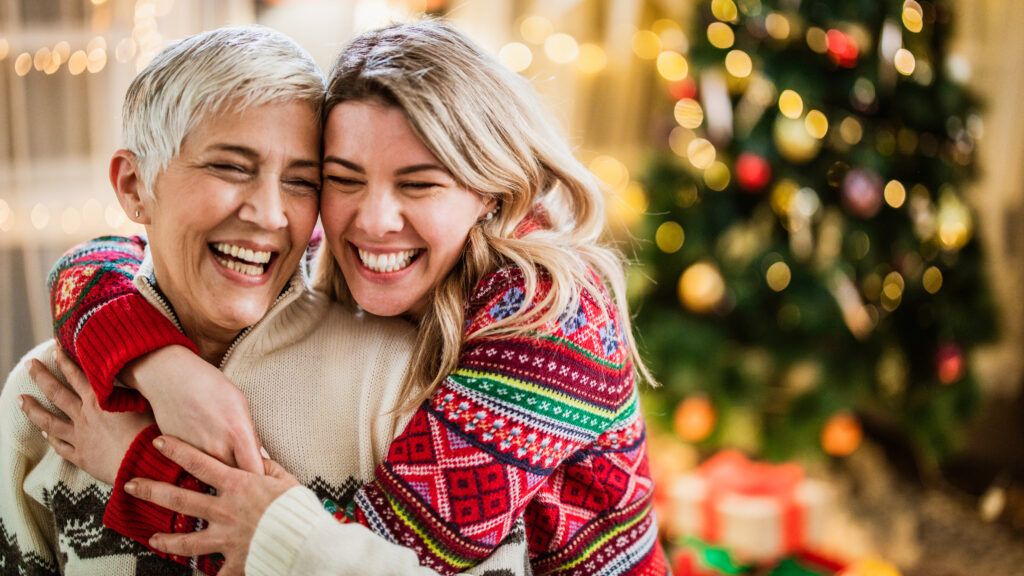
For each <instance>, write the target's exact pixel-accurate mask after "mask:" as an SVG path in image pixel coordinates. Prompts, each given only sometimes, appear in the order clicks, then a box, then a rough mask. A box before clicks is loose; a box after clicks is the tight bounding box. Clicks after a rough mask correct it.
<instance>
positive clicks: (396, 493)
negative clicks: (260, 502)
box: [53, 263, 667, 574]
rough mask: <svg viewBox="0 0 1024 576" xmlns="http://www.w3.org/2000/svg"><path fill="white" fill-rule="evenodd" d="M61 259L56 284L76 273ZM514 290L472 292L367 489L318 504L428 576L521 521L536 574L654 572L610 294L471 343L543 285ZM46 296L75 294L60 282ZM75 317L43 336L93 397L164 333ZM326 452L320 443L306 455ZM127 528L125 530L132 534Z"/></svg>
mask: <svg viewBox="0 0 1024 576" xmlns="http://www.w3.org/2000/svg"><path fill="white" fill-rule="evenodd" d="M63 264H64V265H63V266H62V267H58V269H57V271H55V274H57V275H58V276H59V275H63V274H68V273H70V272H71V271H73V270H74V268H75V266H76V264H74V263H63ZM126 264H127V266H126V267H125V268H124V269H125V271H126V272H127V271H128V270H129V269H130V263H126ZM525 284H526V283H525V280H524V278H523V277H522V274H521V273H519V272H518V271H516V270H515V269H502V270H499V271H497V272H495V273H493V274H490V275H488V276H487V277H485V278H484V279H483V280H482V281H481V282H480V283H479V285H478V286H477V287H476V288H475V289H474V291H473V293H472V294H471V295H470V298H469V301H468V304H467V310H466V319H467V321H466V326H465V329H464V333H465V334H466V335H467V340H466V341H465V343H464V344H463V348H462V350H461V351H460V360H459V364H458V367H457V369H456V370H455V371H454V372H453V373H452V374H450V375H449V376H448V377H447V378H446V379H445V380H444V381H443V382H442V384H441V385H440V386H439V388H438V389H437V391H436V392H435V393H434V394H433V395H432V396H431V398H430V399H428V400H427V401H426V402H424V404H423V405H422V406H421V407H420V408H419V410H418V411H416V412H415V414H413V415H412V418H411V420H410V421H409V422H408V423H407V424H406V425H405V427H404V429H403V430H402V432H401V433H400V434H399V435H398V437H397V438H395V439H394V441H393V442H392V443H391V445H390V448H389V449H388V452H387V457H386V459H385V461H384V462H383V463H381V464H380V466H378V467H377V469H376V471H375V474H374V478H373V480H372V481H370V482H368V483H366V484H364V485H363V486H362V487H361V488H360V489H359V490H358V491H356V492H355V494H354V497H352V498H351V499H349V500H347V501H346V500H344V499H342V500H331V501H328V502H327V503H326V505H327V506H328V508H329V509H331V510H336V512H335V515H336V516H337V517H338V519H339V520H340V521H342V522H357V523H359V524H362V525H364V526H367V527H369V528H370V529H371V530H372V531H373V532H375V533H377V534H379V535H381V536H382V537H383V538H384V539H386V540H387V541H389V542H393V543H397V544H401V545H403V546H405V547H407V548H410V549H412V550H413V551H414V552H415V553H416V554H417V555H418V556H419V558H420V561H421V563H422V564H423V565H425V566H428V567H430V568H432V569H434V570H437V571H438V572H441V573H454V572H459V571H461V570H464V569H466V568H468V567H471V566H474V565H476V564H478V563H479V562H481V561H482V560H483V559H485V558H487V557H488V556H489V555H491V554H492V553H493V552H494V551H495V550H496V549H497V548H498V547H499V546H500V545H501V544H502V543H503V542H504V541H506V539H507V538H508V537H509V535H510V534H512V533H514V531H515V528H516V526H517V521H519V520H520V519H525V524H526V543H527V546H528V548H529V555H530V560H531V563H532V566H533V569H534V570H535V571H536V572H537V573H541V574H664V573H666V572H667V567H666V563H665V559H664V554H663V552H662V550H661V547H660V544H659V543H658V540H657V526H656V524H655V522H654V517H653V513H652V509H651V497H652V492H653V486H652V483H651V479H650V474H649V470H648V466H647V453H646V441H645V429H644V423H643V420H642V417H641V414H640V410H639V404H638V399H637V390H636V385H635V381H634V376H633V366H632V364H631V362H630V356H629V350H628V349H627V347H626V346H625V345H624V338H623V334H622V332H621V328H620V326H619V323H618V321H617V318H616V312H615V307H614V305H613V304H612V302H611V298H610V296H609V295H608V294H607V293H604V292H602V293H601V294H598V295H596V296H594V295H590V294H587V293H584V294H583V296H582V297H581V298H580V299H579V302H578V304H577V305H576V306H575V308H574V309H572V310H567V311H565V312H564V313H563V314H561V315H560V317H559V319H558V321H557V322H552V323H550V325H548V326H543V327H541V328H540V329H537V330H536V331H534V332H532V333H528V334H519V335H515V336H512V337H501V338H496V337H482V338H473V337H471V335H472V334H474V333H476V332H477V331H479V330H480V329H481V328H484V327H486V326H488V325H489V324H491V323H493V322H496V321H498V320H500V319H503V318H506V317H508V316H509V315H511V314H513V313H514V312H515V311H517V310H519V309H520V308H522V307H524V306H533V305H534V304H535V303H536V302H537V301H539V300H540V299H541V297H542V296H543V294H544V293H545V290H546V288H547V286H546V285H545V283H544V281H543V280H542V282H541V286H540V287H539V289H538V291H537V294H536V295H535V299H534V301H533V302H528V301H527V298H526V285H525ZM53 290H54V293H55V295H57V294H62V295H64V296H66V297H67V298H70V299H71V300H73V301H76V302H77V301H78V300H80V294H78V293H77V291H76V289H75V288H72V289H70V290H65V291H64V292H63V293H61V287H60V286H57V285H55V286H54V287H53ZM109 292H110V293H115V292H117V293H120V294H121V295H120V296H111V297H108V298H106V300H107V301H116V300H117V299H118V298H125V297H126V296H131V295H132V294H131V293H132V290H131V289H124V290H110V291H109ZM81 308H82V309H81V310H80V311H79V312H78V313H75V314H71V315H70V316H68V315H65V316H64V317H63V318H64V322H63V324H61V323H60V322H59V320H60V319H61V318H62V317H61V316H60V315H56V314H55V318H57V319H58V326H57V328H58V335H59V338H60V340H61V343H62V345H63V346H64V347H65V348H69V349H74V350H76V351H77V352H78V359H79V361H80V363H81V364H82V365H83V367H86V366H89V368H86V372H87V374H89V376H90V380H91V381H92V383H93V386H94V387H95V388H96V389H97V392H98V393H99V394H104V393H107V392H109V390H110V382H109V379H110V378H112V376H113V375H114V374H116V373H117V371H119V370H120V368H121V367H122V366H123V365H124V364H126V363H127V362H129V361H131V360H133V359H135V358H136V357H138V356H139V355H142V354H144V353H146V352H148V351H150V350H152V349H156V348H159V347H160V346H162V345H165V344H167V343H173V342H175V339H176V338H180V332H178V331H177V330H176V329H175V327H174V326H173V324H171V323H170V322H168V321H166V319H165V320H164V321H162V322H161V321H159V319H155V320H157V321H154V322H151V323H148V324H147V325H146V330H147V334H146V335H145V336H144V337H142V339H144V341H139V339H138V337H137V336H136V335H135V334H133V333H127V332H122V331H111V330H97V329H92V327H91V324H94V323H97V324H99V323H103V324H108V325H118V324H120V323H124V322H130V315H131V314H134V313H137V310H135V309H134V307H126V306H109V305H105V302H104V300H103V299H102V298H101V299H99V301H94V302H93V303H92V304H91V305H89V306H82V307H81ZM55 312H56V311H55ZM69 323H72V324H71V327H68V324H69ZM173 333H177V335H175V334H173ZM126 339H127V340H131V341H130V342H126V341H125V340H126ZM87 341H88V342H87ZM97 348H103V349H105V350H106V351H105V352H104V355H105V356H106V358H104V359H102V360H100V359H96V358H91V357H90V356H91V354H92V352H91V351H93V350H96V349H97ZM82 352H86V353H85V354H82ZM396 361H397V359H396ZM402 361H404V360H402ZM94 378H95V379H94ZM99 379H104V380H99ZM98 380H99V381H98ZM108 398H109V395H108ZM333 450H334V447H333V446H331V445H326V446H324V450H323V454H322V455H321V457H324V456H323V455H326V454H331V453H332V452H333ZM130 456H131V455H130ZM135 457H137V456H135ZM126 460H127V459H126ZM126 465H128V464H127V462H126ZM177 480H179V483H184V484H187V482H186V481H183V480H181V479H177ZM285 496H288V497H289V498H292V499H294V496H295V495H294V494H292V495H289V494H286V495H285ZM116 497H117V493H116V491H115V498H116ZM289 498H285V497H282V499H281V500H282V502H280V503H278V502H275V504H274V506H272V508H271V510H270V511H268V514H267V515H265V520H267V521H266V522H261V525H260V528H259V529H258V530H257V535H256V538H255V539H254V543H255V542H256V541H259V540H260V539H261V538H263V539H264V540H265V539H266V538H265V535H262V536H261V534H260V530H264V528H266V529H267V530H274V529H275V528H274V522H272V521H271V520H268V519H267V518H266V516H274V514H272V512H274V513H277V512H281V511H282V510H287V509H289V505H288V504H287V503H286V502H287V501H288V499H289ZM306 502H307V503H308V500H307V501H306ZM279 504H280V505H279ZM339 505H340V506H339ZM301 509H302V506H301V505H299V504H295V506H294V510H291V511H289V512H288V514H286V515H287V516H289V517H294V516H298V517H302V516H303V515H308V514H310V513H311V512H310V511H309V510H308V509H307V510H306V511H305V512H302V511H301ZM142 524H143V525H144V524H145V522H144V520H143V522H142ZM264 524H266V526H264ZM143 525H140V524H138V523H136V524H134V525H133V526H132V527H131V529H132V530H134V529H144V530H148V527H145V526H143ZM174 528H175V529H178V530H187V529H190V528H189V526H188V525H186V524H182V525H180V526H177V525H176V526H174ZM277 528H280V526H279V525H278V526H277ZM296 554H301V552H299V551H297V552H296ZM251 560H252V558H250V565H251ZM289 562H294V560H289Z"/></svg>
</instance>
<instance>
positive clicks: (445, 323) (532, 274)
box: [316, 20, 654, 404]
mask: <svg viewBox="0 0 1024 576" xmlns="http://www.w3.org/2000/svg"><path fill="white" fill-rule="evenodd" d="M368 100H369V101H377V102H379V103H382V104H385V105H389V106H397V107H398V108H400V109H402V110H403V111H404V112H405V115H406V118H407V119H408V121H409V123H410V125H411V126H412V128H413V130H414V131H415V132H416V134H417V136H418V137H419V139H420V140H421V141H422V142H423V144H424V145H425V146H426V147H427V148H428V149H429V150H430V151H431V152H432V153H433V154H434V156H436V157H437V159H438V160H439V161H440V162H441V164H443V165H444V167H445V168H447V169H448V171H449V172H450V173H451V174H452V175H453V176H454V177H455V179H456V180H458V181H459V183H460V184H461V185H462V186H464V187H466V188H468V189H470V190H475V191H477V192H478V193H479V194H481V195H482V196H484V197H485V198H493V199H495V200H496V201H497V203H498V204H497V205H498V206H499V207H500V209H499V210H498V212H497V214H496V217H495V218H493V219H491V220H486V221H482V222H480V223H479V224H477V225H475V226H473V227H472V229H471V230H470V233H469V239H468V241H467V243H466V246H465V248H464V251H463V255H462V258H460V260H459V261H458V263H457V264H456V265H455V266H454V267H453V269H452V270H451V271H450V272H449V273H448V275H447V276H445V277H444V278H443V279H442V280H441V282H440V283H439V285H438V286H436V287H435V289H434V292H433V294H432V297H431V301H430V303H429V305H428V306H427V311H426V312H425V313H424V315H423V316H422V318H420V319H419V334H418V338H417V344H416V348H415V351H414V353H413V360H412V369H411V371H410V375H409V379H408V381H407V382H406V384H405V387H406V389H405V390H404V391H403V395H404V396H405V397H406V398H411V399H412V400H411V401H410V404H417V403H419V402H420V401H422V400H423V399H425V398H426V397H428V396H429V395H430V394H431V393H432V392H433V390H434V389H435V388H436V387H437V385H438V384H439V383H440V382H442V381H443V380H444V378H445V376H446V375H448V374H449V373H451V372H452V371H453V370H454V369H455V368H456V366H457V364H458V358H459V353H460V351H461V348H462V344H463V336H464V335H463V327H464V320H465V318H464V313H465V305H466V301H467V299H468V298H469V297H470V295H471V294H472V291H473V290H474V288H475V287H476V285H477V283H478V282H479V281H480V280H481V279H482V278H483V277H484V276H485V275H486V274H488V273H491V272H494V271H496V270H498V269H500V268H503V267H509V266H514V267H516V268H518V269H520V270H521V271H522V274H523V277H524V278H525V283H526V295H525V296H526V299H525V302H534V298H535V297H536V296H537V287H538V282H539V280H540V276H541V274H542V273H543V274H544V275H545V276H546V277H547V278H548V279H549V280H550V289H549V290H547V291H546V292H545V293H544V294H543V295H542V297H541V299H540V300H539V301H537V302H536V303H535V305H533V306H526V305H524V306H522V307H520V309H519V311H518V312H517V313H515V314H513V315H512V316H510V317H508V318H505V319H503V320H501V321H498V322H496V323H494V324H491V325H489V326H487V327H486V328H483V329H481V330H479V331H477V332H475V333H473V334H469V335H466V337H465V339H466V340H470V339H474V338H480V337H483V336H509V335H515V334H522V333H529V332H534V331H537V330H542V329H544V326H546V325H551V324H552V323H554V322H555V321H556V320H557V319H558V317H559V316H560V315H561V314H562V313H563V311H565V310H568V309H575V306H576V305H577V304H578V302H579V299H580V297H581V294H582V292H584V291H586V292H590V293H592V294H593V297H594V300H595V301H597V302H604V298H603V297H602V296H601V292H603V288H602V287H601V286H600V283H601V282H604V283H606V284H607V286H608V287H610V289H611V292H612V295H613V298H614V301H615V304H616V307H617V308H618V314H617V316H618V320H619V322H620V325H621V327H622V332H623V334H624V336H625V339H626V342H625V344H626V345H628V346H629V350H630V351H631V356H632V361H633V366H634V369H635V371H636V373H637V375H638V376H640V377H641V379H643V380H646V381H647V382H650V383H652V384H653V383H654V379H653V378H652V377H651V375H650V372H649V371H648V370H647V368H646V366H645V365H644V363H643V361H642V360H641V359H640V356H639V355H638V353H637V347H636V342H635V340H634V338H633V335H632V330H631V327H630V316H629V312H628V309H627V306H626V297H625V277H624V273H623V267H622V264H623V259H622V256H621V255H620V254H619V253H618V252H617V251H615V250H613V249H612V248H611V247H610V246H608V245H606V244H605V243H604V242H603V240H602V235H603V232H604V202H603V194H602V192H601V188H600V186H599V184H598V180H597V179H596V178H595V177H594V176H593V174H591V173H590V172H589V171H588V170H587V169H586V168H585V167H584V166H583V165H582V164H581V163H580V162H579V161H578V160H577V159H576V158H575V157H574V156H573V154H572V151H571V150H570V149H569V146H568V144H567V143H566V140H565V138H564V137H562V135H561V134H559V133H558V131H557V130H556V129H555V128H554V124H553V123H552V122H551V121H549V119H548V118H547V116H546V114H545V112H544V110H543V108H542V106H541V105H540V102H539V99H538V98H537V96H536V93H535V92H534V90H533V89H532V88H531V87H530V86H529V84H528V83H527V82H526V81H525V80H524V79H523V78H522V77H520V76H518V75H516V74H514V73H512V72H511V71H509V70H508V69H506V68H505V67H504V66H502V65H501V64H500V63H499V62H497V61H496V60H495V59H494V58H492V57H491V56H490V55H488V54H487V53H485V52H484V51H483V50H481V49H480V48H479V47H478V46H477V45H476V44H474V43H473V42H472V41H471V40H469V39H468V38H467V37H466V36H464V35H463V34H462V33H460V32H458V31H457V30H455V29H454V28H452V27H451V26H450V25H448V24H446V23H444V22H441V21H437V20H421V21H418V22H415V23H411V24H398V25H393V26H390V27H387V28H383V29H380V30H376V31H372V32H368V33H365V34H362V35H360V36H359V37H357V38H356V39H355V40H354V41H353V42H352V43H351V44H350V45H349V46H348V47H347V48H346V49H345V50H344V51H343V52H342V54H341V55H340V56H339V57H338V61H337V62H336V63H335V65H334V68H333V70H332V71H331V73H330V76H329V79H328V88H327V98H326V101H325V103H324V113H325V115H326V114H329V113H330V111H331V109H333V107H334V106H336V105H338V104H341V103H343V102H352V101H368ZM535 220H543V221H544V224H543V225H541V226H529V224H530V223H531V221H535ZM524 221H526V222H524ZM524 227H527V228H531V229H529V230H528V231H526V232H525V233H524V231H523V229H524ZM595 273H596V274H595ZM316 285H317V288H318V289H320V290H322V291H324V292H326V293H327V294H328V295H330V296H331V297H333V298H335V299H337V300H339V301H341V302H347V303H350V304H351V303H352V302H351V300H352V299H351V295H350V293H349V291H348V289H347V287H346V285H345V279H344V276H343V275H342V273H341V270H340V269H339V267H338V264H337V260H336V259H335V258H329V257H327V256H326V254H324V255H323V257H321V258H320V264H319V268H318V271H317V279H316ZM570 307H571V308H570Z"/></svg>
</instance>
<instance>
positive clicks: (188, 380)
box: [120, 346, 263, 474]
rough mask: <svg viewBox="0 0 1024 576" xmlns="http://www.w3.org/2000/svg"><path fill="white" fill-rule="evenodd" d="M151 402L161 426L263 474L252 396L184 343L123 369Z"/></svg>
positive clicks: (124, 376)
mask: <svg viewBox="0 0 1024 576" xmlns="http://www.w3.org/2000/svg"><path fill="white" fill-rule="evenodd" d="M120 376H121V377H122V379H123V380H124V381H125V382H126V383H128V384H129V385H130V386H132V387H133V388H136V389H137V390H138V391H139V392H141V393H142V395H143V396H145V397H146V400H149V404H150V406H152V407H153V415H154V416H156V422H157V424H159V425H160V431H161V432H163V433H164V434H167V435H170V436H176V437H178V438H181V439H183V440H184V441H186V442H188V443H189V444H191V445H193V446H195V447H196V448H198V449H200V450H202V451H203V452H206V453H207V454H209V455H211V456H213V457H214V458H217V459H218V460H220V461H221V462H224V463H225V464H227V465H229V466H237V467H239V468H241V469H242V470H246V471H248V472H252V473H254V474H263V459H262V458H261V457H260V444H259V441H258V439H257V437H256V430H255V427H254V425H253V423H252V417H251V416H250V415H249V402H248V400H246V398H245V396H244V395H243V394H242V392H241V391H240V390H239V389H238V388H236V387H235V385H234V384H233V383H232V382H231V381H230V380H228V379H227V377H226V376H224V374H223V373H222V372H221V371H220V370H218V369H217V368H215V367H213V366H211V365H210V364H208V363H206V362H205V361H203V359H202V358H200V357H199V356H196V355H195V354H193V353H192V352H191V351H190V350H188V349H187V348H184V347H182V346H168V347H166V348H162V349H160V350H157V351H155V352H152V353H150V354H147V355H146V356H143V357H142V358H141V359H139V360H137V361H135V362H133V363H132V364H129V365H128V366H126V367H125V369H124V370H123V371H122V373H121V374H120Z"/></svg>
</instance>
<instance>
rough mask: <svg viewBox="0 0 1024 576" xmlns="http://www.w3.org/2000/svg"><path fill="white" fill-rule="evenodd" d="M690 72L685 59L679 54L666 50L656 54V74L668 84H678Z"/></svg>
mask: <svg viewBox="0 0 1024 576" xmlns="http://www.w3.org/2000/svg"><path fill="white" fill-rule="evenodd" d="M689 71H690V66H689V64H688V63H687V62H686V58H684V57H683V55H682V54H680V53H679V52H675V51H672V50H666V51H664V52H662V53H661V54H658V73H659V74H661V77H662V78H664V79H665V80H668V81H669V82H678V81H680V80H682V79H684V78H686V75H687V74H688V73H689Z"/></svg>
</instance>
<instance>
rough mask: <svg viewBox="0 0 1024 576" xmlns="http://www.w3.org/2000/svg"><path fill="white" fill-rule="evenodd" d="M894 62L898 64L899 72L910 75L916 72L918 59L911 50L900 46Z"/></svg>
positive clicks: (897, 69)
mask: <svg viewBox="0 0 1024 576" xmlns="http://www.w3.org/2000/svg"><path fill="white" fill-rule="evenodd" d="M893 64H894V65H895V66H896V71H897V72H899V73H900V74H902V75H904V76H910V75H911V74H913V73H914V68H915V67H916V65H917V61H916V60H915V59H914V54H913V53H912V52H911V51H910V50H907V49H906V48H900V49H899V50H897V51H896V56H895V57H894V58H893Z"/></svg>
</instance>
